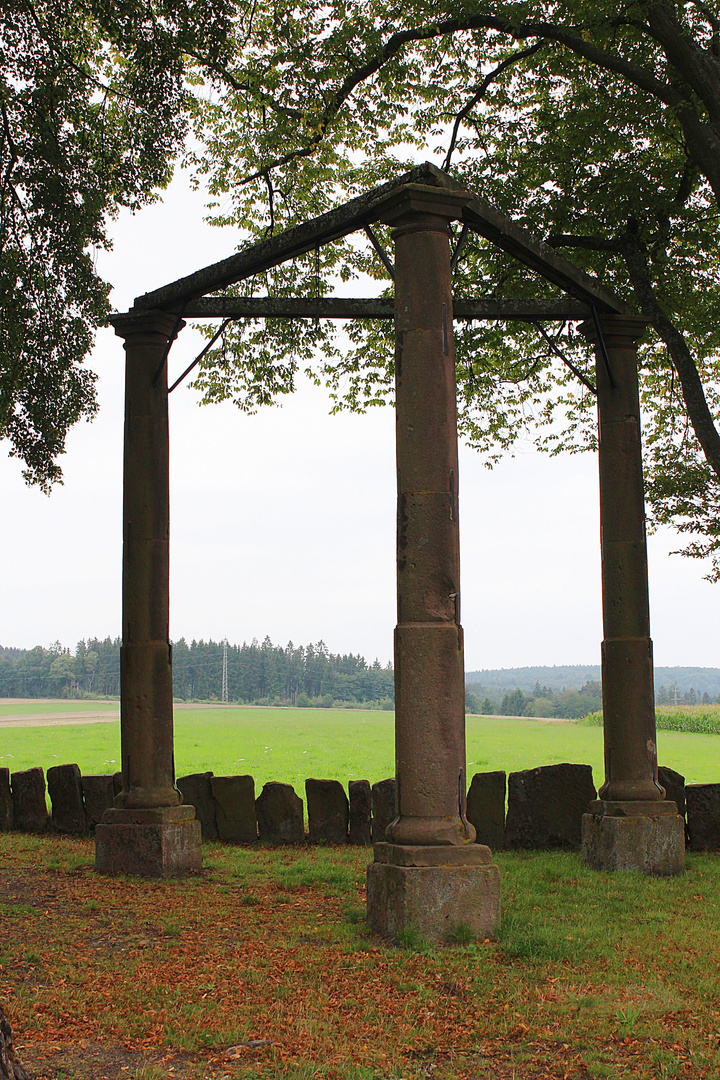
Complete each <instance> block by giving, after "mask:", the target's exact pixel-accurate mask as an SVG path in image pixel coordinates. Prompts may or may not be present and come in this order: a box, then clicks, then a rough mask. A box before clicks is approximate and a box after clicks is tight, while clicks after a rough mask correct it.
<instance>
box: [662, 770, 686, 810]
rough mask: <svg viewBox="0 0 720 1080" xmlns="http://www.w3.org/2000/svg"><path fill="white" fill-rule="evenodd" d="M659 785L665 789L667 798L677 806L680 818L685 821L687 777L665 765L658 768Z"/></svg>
mask: <svg viewBox="0 0 720 1080" xmlns="http://www.w3.org/2000/svg"><path fill="white" fill-rule="evenodd" d="M658 783H659V784H660V785H661V787H664V788H665V798H666V799H667V800H668V802H673V803H675V805H676V806H677V811H678V814H679V815H680V817H681V818H682V819H683V821H684V820H685V812H686V810H685V777H684V776H683V775H682V773H679V772H675V770H674V769H668V768H667V766H665V765H660V766H659V767H658Z"/></svg>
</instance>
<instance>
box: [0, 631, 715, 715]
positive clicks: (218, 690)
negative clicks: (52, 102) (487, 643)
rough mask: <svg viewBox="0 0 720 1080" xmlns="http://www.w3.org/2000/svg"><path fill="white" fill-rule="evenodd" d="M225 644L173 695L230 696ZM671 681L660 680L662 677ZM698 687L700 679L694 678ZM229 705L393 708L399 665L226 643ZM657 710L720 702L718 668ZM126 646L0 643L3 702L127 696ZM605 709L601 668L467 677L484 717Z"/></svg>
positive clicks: (204, 652)
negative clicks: (123, 692) (123, 675)
mask: <svg viewBox="0 0 720 1080" xmlns="http://www.w3.org/2000/svg"><path fill="white" fill-rule="evenodd" d="M222 672H223V643H222V642H221V641H192V642H190V643H189V644H188V642H187V641H185V639H184V638H181V639H180V640H179V641H176V642H175V643H174V645H173V689H174V694H175V697H176V698H177V699H178V700H181V701H219V700H221V698H222ZM663 679H664V681H661V680H663ZM693 680H694V681H693ZM227 681H228V700H229V701H231V702H232V701H235V702H242V703H243V704H258V705H295V706H300V707H301V708H302V707H309V706H313V707H315V708H333V707H336V708H343V707H345V708H366V709H370V708H372V709H392V708H393V707H394V697H395V693H394V683H393V669H392V665H391V664H387V665H386V666H384V667H383V666H382V665H381V664H380V662H379V661H378V660H375V661H374V662H373V663H372V664H368V663H367V662H366V661H365V659H364V657H362V656H360V655H357V656H355V655H353V654H352V653H347V654H344V655H340V654H336V653H331V652H330V651H329V650H328V648H327V646H326V645H325V643H324V642H322V641H319V642H317V644H315V645H299V646H295V645H293V643H292V642H289V644H288V645H286V646H285V647H284V648H283V647H282V646H280V645H273V643H272V642H271V641H270V638H267V637H266V638H265V640H264V641H263V642H262V643H261V644H260V643H258V642H257V641H256V640H255V639H253V641H251V643H250V644H249V645H248V644H246V643H244V644H242V645H228V650H227ZM655 694H656V700H657V703H658V705H673V704H678V705H694V704H696V703H698V704H700V703H707V702H709V701H716V700H720V669H716V668H656V669H655ZM119 696H120V639H119V638H115V639H114V640H113V639H111V638H105V639H104V640H100V639H99V638H89V639H88V640H87V641H81V642H79V643H78V645H77V646H76V649H75V652H74V653H73V652H71V650H70V649H68V648H65V647H64V646H63V645H61V644H60V642H55V643H54V644H53V645H51V646H50V648H48V649H45V648H43V647H42V646H40V645H37V646H36V647H35V648H34V649H13V648H2V647H1V646H0V698H3V697H6V698H7V697H17V698H38V697H69V698H82V697H119ZM601 708H602V693H601V686H600V668H599V667H592V666H590V665H585V666H580V665H578V666H576V667H554V668H553V667H535V668H506V669H500V670H497V671H471V672H468V674H467V685H466V709H467V712H469V713H476V714H481V715H486V716H491V715H499V716H545V717H558V718H563V719H577V718H579V717H581V716H586V715H587V714H588V713H591V712H596V711H598V710H599V709H601Z"/></svg>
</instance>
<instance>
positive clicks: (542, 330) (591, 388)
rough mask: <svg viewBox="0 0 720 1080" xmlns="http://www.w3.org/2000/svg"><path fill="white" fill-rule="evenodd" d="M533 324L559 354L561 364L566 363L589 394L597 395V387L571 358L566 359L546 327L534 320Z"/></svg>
mask: <svg viewBox="0 0 720 1080" xmlns="http://www.w3.org/2000/svg"><path fill="white" fill-rule="evenodd" d="M533 326H534V327H535V329H536V330H538V331H539V333H541V334H542V336H543V337H544V338H545V341H546V342H547V343H548V345H549V346H550V348H551V349H552V351H553V352H554V353H555V355H556V356H559V357H560V359H561V360H562V362H563V364H566V365H567V367H569V368H570V370H571V371H572V373H573V375H574V376H575V378H576V379H579V380H580V382H581V383H582V384H583V386H586V387H587V388H588V390H589V391H590V393H591V394H594V395H595V397H597V387H595V386H593V384H592V383H591V382H590V380H589V379H587V378H586V377H585V376H584V375H583V373H582V371H580V369H579V368H576V367H575V365H574V364H573V362H572V360H568V358H567V356H566V355H565V353H564V352H563V351H562V349H560V348H558V346H557V345H556V344H555V342H554V341H553V339H552V338H551V337H550V335H549V334H548V332H547V330H546V329H545V327H544V326H543V325H542V323H539V322H534V323H533Z"/></svg>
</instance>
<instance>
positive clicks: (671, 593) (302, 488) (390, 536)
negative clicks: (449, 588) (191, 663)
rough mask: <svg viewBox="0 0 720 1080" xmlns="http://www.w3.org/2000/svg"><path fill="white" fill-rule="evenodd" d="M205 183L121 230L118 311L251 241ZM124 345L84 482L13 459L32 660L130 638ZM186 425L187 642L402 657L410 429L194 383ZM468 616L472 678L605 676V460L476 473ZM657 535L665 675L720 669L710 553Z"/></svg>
mask: <svg viewBox="0 0 720 1080" xmlns="http://www.w3.org/2000/svg"><path fill="white" fill-rule="evenodd" d="M202 218H203V199H202V196H201V195H195V194H192V193H190V192H189V191H188V188H187V184H186V182H185V178H184V176H182V175H181V176H180V178H179V179H178V180H176V181H174V182H173V185H172V186H171V188H170V190H169V191H168V193H166V196H165V199H164V201H163V203H162V204H159V205H156V206H153V207H149V208H147V209H145V210H143V211H142V212H141V213H140V214H138V215H136V216H135V217H132V216H130V215H123V216H122V217H121V219H120V220H119V222H118V223H117V224H116V226H115V228H114V235H115V238H116V239H115V248H114V251H113V252H112V253H111V254H109V255H103V256H102V257H101V260H100V262H99V270H100V272H101V274H102V275H103V276H104V277H105V278H106V279H107V280H109V281H110V282H111V283H112V284H113V286H114V288H115V291H114V293H113V303H114V306H115V307H116V309H118V310H126V309H127V308H128V307H129V305H130V304H131V303H132V300H133V298H134V297H135V296H136V295H139V294H141V293H144V292H146V291H148V290H149V289H153V288H156V287H158V286H159V285H162V284H164V283H166V282H167V281H171V280H173V279H175V278H177V277H179V276H181V275H182V274H185V273H189V272H190V271H192V270H195V269H197V268H198V267H200V266H203V265H205V264H207V263H209V262H213V261H216V260H217V259H220V258H223V257H225V256H226V255H228V254H231V253H232V251H233V250H234V249H235V246H236V244H237V235H236V234H235V233H234V232H233V231H232V230H219V229H214V228H211V227H210V226H208V225H206V224H204V223H203V221H202ZM202 343H203V342H202V339H200V338H199V336H198V335H197V334H195V333H194V332H193V331H192V330H191V329H190V328H187V329H186V330H184V331H183V332H182V334H181V335H180V338H179V340H178V341H177V342H176V344H175V345H174V347H173V350H172V353H171V358H170V377H171V379H172V378H174V377H176V376H177V375H178V374H180V372H181V371H182V370H183V368H184V366H186V364H187V363H188V362H189V360H190V359H192V358H193V357H194V356H195V354H196V353H197V352H198V351H199V349H200V347H201V346H202ZM123 356H124V354H123V350H122V343H121V341H120V340H119V339H117V338H115V337H114V336H113V333H112V331H111V330H104V331H102V332H101V333H100V334H99V336H98V341H97V345H96V348H95V351H94V353H93V356H92V360H91V366H92V367H93V368H94V370H96V371H97V372H98V373H99V376H100V379H99V399H100V406H101V407H100V413H99V416H98V418H97V419H96V420H95V421H94V422H93V423H92V424H85V423H84V424H81V425H80V426H79V427H77V428H76V429H75V430H74V431H73V432H71V434H70V436H69V439H68V444H67V454H66V455H65V457H64V459H63V461H62V465H63V470H64V474H65V483H64V486H62V487H58V488H56V490H55V491H54V492H53V494H52V495H51V497H50V498H47V497H46V496H44V495H42V494H40V493H39V492H38V491H36V490H33V489H30V488H27V487H26V486H25V484H24V482H23V480H22V476H21V465H20V463H19V462H18V461H16V460H15V459H11V458H8V457H7V452H6V447H7V444H4V453H3V455H2V458H0V490H1V491H2V502H3V507H4V513H3V515H2V519H1V520H2V526H1V527H0V559H1V560H2V567H3V573H2V575H1V577H0V644H2V645H5V646H10V645H13V646H19V647H23V648H29V647H32V646H33V645H36V644H42V645H45V646H47V645H49V644H50V643H51V642H52V641H54V640H60V641H61V642H62V643H63V644H64V645H68V646H70V647H73V648H74V646H75V644H76V642H77V641H78V640H80V639H81V638H83V637H88V636H100V637H104V636H106V635H111V636H115V635H117V634H119V632H120V569H121V485H122V412H123ZM170 405H171V408H170V415H171V481H172V494H171V560H172V574H171V636H172V637H173V639H177V638H179V637H181V636H185V637H186V638H188V639H191V638H193V637H195V638H200V637H204V638H206V639H207V638H210V637H212V638H214V639H215V640H220V639H222V638H223V637H224V636H225V635H227V637H228V639H229V640H230V641H231V642H237V643H240V642H242V641H243V640H248V641H249V640H250V639H252V638H253V637H257V638H258V639H260V640H262V638H264V637H265V635H269V636H270V638H271V639H272V640H273V642H274V643H276V644H282V645H284V644H286V643H287V642H288V641H289V640H292V641H294V642H295V644H296V645H297V644H307V643H308V642H310V641H317V640H319V639H320V638H322V639H323V640H324V641H325V642H326V644H327V645H328V647H329V648H330V649H331V650H332V651H333V652H355V653H357V652H359V653H362V654H364V655H365V657H366V658H367V659H369V660H372V659H374V658H375V657H376V656H377V657H379V658H380V660H381V661H382V662H383V663H384V662H386V661H387V660H388V659H390V658H391V656H392V631H393V626H394V622H395V583H394V558H395V551H394V545H395V491H394V482H395V467H394V448H393V414H392V410H391V409H389V408H384V409H376V410H373V411H372V412H371V413H370V414H369V415H366V416H349V415H345V416H335V417H331V416H329V414H328V412H329V406H328V401H327V397H326V395H325V393H324V392H323V391H322V390H318V389H317V388H314V387H310V386H303V387H302V388H301V390H300V391H299V392H298V393H297V394H295V395H294V397H293V398H292V399H290V400H285V401H284V402H283V404H282V407H280V408H268V409H266V410H265V411H263V412H262V413H260V414H258V415H256V416H250V417H248V416H246V415H244V414H241V413H239V412H238V411H237V410H236V409H235V408H234V407H233V406H232V405H229V404H227V405H223V406H209V407H202V408H201V407H199V406H198V405H197V395H196V394H195V393H194V392H193V391H191V390H188V389H187V387H186V386H181V387H179V388H178V389H177V390H176V391H175V392H174V393H173V394H172V396H171V399H170ZM459 490H460V524H461V543H462V590H463V591H462V622H463V625H464V627H465V648H466V668H467V670H469V671H470V670H475V669H478V668H495V667H519V666H524V665H530V664H594V663H599V656H600V638H601V610H600V552H599V539H598V536H599V525H598V483H597V464H596V460H595V456H594V455H592V454H585V455H579V456H575V457H571V456H565V457H562V458H555V459H548V458H546V457H545V456H544V455H539V454H536V453H534V452H532V451H530V450H528V451H527V452H526V453H523V454H521V455H520V456H518V457H516V458H514V459H508V460H506V461H504V462H503V463H502V464H501V465H500V466H499V467H496V468H495V469H494V470H493V471H492V472H490V471H488V470H487V469H486V468H485V467H484V465H483V463H482V461H481V459H480V458H479V457H478V455H477V454H475V453H474V452H472V451H470V450H468V449H465V448H462V449H461V458H460V489H459ZM675 546H677V543H676V541H675V538H674V537H673V535H672V534H671V533H664V534H661V535H658V536H655V537H652V538H651V539H650V598H651V620H652V634H653V639H654V642H655V659H656V663H657V664H659V665H668V666H670V665H676V664H677V665H699V666H711V667H715V666H720V630H719V620H718V617H717V605H718V599H720V591H719V587H718V586H713V585H710V584H709V583H708V582H706V581H704V580H703V578H702V575H703V573H704V572H706V570H704V569H703V567H702V565H701V564H700V563H698V562H696V561H694V560H687V559H682V558H680V557H679V556H670V555H669V554H668V553H669V551H671V550H672V549H673V547H675Z"/></svg>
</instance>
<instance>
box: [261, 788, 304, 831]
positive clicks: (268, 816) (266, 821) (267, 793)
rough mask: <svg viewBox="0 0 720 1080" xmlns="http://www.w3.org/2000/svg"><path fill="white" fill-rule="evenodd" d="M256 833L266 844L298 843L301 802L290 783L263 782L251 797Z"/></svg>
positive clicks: (301, 827)
mask: <svg viewBox="0 0 720 1080" xmlns="http://www.w3.org/2000/svg"><path fill="white" fill-rule="evenodd" d="M255 810H256V812H257V822H258V836H259V837H260V839H261V840H262V841H263V842H264V843H267V844H302V843H303V841H304V840H305V826H304V824H303V801H302V799H301V798H300V796H299V795H296V794H295V789H294V788H293V786H292V784H278V783H277V782H276V781H274V780H271V781H270V782H269V783H267V784H265V786H264V787H263V789H262V791H261V792H260V794H259V795H258V797H257V799H256V800H255Z"/></svg>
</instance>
